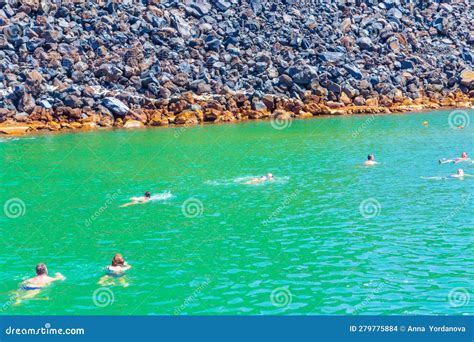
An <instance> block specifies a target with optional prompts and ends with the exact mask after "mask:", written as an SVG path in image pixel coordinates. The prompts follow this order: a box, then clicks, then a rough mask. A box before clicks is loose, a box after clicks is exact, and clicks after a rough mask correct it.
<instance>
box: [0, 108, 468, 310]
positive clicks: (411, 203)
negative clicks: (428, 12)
mask: <svg viewBox="0 0 474 342" xmlns="http://www.w3.org/2000/svg"><path fill="white" fill-rule="evenodd" d="M448 114H449V113H448V112H436V113H422V114H410V115H389V116H377V117H372V116H357V117H355V116H353V117H331V118H318V119H312V120H303V121H293V122H292V123H291V126H290V127H288V128H286V129H283V130H277V129H274V128H272V126H271V124H270V123H269V122H249V123H242V124H233V125H213V126H201V127H192V128H188V129H184V128H177V129H175V128H172V129H149V130H135V131H125V130H121V131H104V132H92V133H76V134H60V135H50V136H37V137H33V138H32V137H26V138H20V139H18V140H2V142H1V143H0V155H1V169H0V184H1V194H0V204H2V206H3V205H4V204H6V203H7V202H8V201H9V200H10V202H8V203H9V204H10V206H11V204H12V203H13V202H12V199H18V200H15V201H17V202H16V203H19V204H20V207H17V209H18V208H19V209H20V210H19V211H14V209H15V208H12V207H10V208H9V209H8V214H9V215H8V216H10V217H8V216H7V215H6V214H7V213H6V211H7V210H6V209H5V208H4V210H3V212H1V213H0V214H1V215H0V224H1V230H0V234H1V235H0V270H1V272H0V275H1V280H2V281H1V282H0V305H1V306H0V314H26V315H30V314H31V315H33V314H35V315H36V314H68V315H69V314H72V315H82V314H87V315H89V314H92V315H108V314H113V315H143V314H144V315H148V314H164V315H173V314H183V315H185V314H193V315H194V314H203V315H211V314H217V315H222V314H237V315H240V314H242V315H260V314H288V315H291V314H473V313H474V298H473V296H474V294H473V292H474V291H473V289H474V277H473V275H474V258H473V253H472V251H473V247H474V243H473V227H474V220H473V203H474V198H473V197H474V196H473V195H472V194H473V188H474V178H465V179H464V180H459V179H448V180H436V179H423V178H421V177H422V176H425V177H431V176H443V175H450V174H453V173H455V171H456V169H457V168H458V167H459V165H452V164H447V165H441V166H440V165H438V163H437V161H438V159H440V158H443V157H446V158H449V157H457V156H458V155H459V154H460V153H461V152H462V151H467V152H470V153H471V154H472V155H474V149H473V146H474V144H473V142H474V138H473V137H474V122H472V123H471V124H470V125H469V126H467V127H466V128H465V129H463V130H461V129H452V128H451V127H450V125H449V122H448ZM471 118H472V119H473V120H474V114H473V113H472V111H471ZM425 120H427V121H429V127H424V126H423V125H422V122H423V121H425ZM471 121H472V120H471ZM369 152H372V153H374V154H375V156H376V158H377V160H378V161H380V162H381V164H380V165H377V166H375V167H363V166H361V164H362V162H363V161H364V160H365V158H366V155H367V153H369ZM462 167H463V168H464V169H465V171H466V172H467V173H471V174H474V164H471V165H467V164H463V165H462ZM267 172H272V173H273V174H274V175H275V177H276V180H275V181H274V182H271V183H268V184H260V185H245V184H242V183H241V182H239V181H240V180H241V179H242V178H244V177H249V176H255V175H262V174H265V173H267ZM147 190H149V191H151V192H152V193H161V192H164V191H166V190H169V191H171V193H172V194H173V195H174V197H172V198H170V199H167V200H164V201H155V202H151V203H146V204H144V205H136V206H130V207H127V208H119V206H120V205H121V204H123V203H126V202H127V200H128V198H130V197H132V196H139V195H141V194H142V193H144V192H145V191H147ZM188 199H192V201H191V202H190V201H188V202H186V201H187V200H188ZM368 199H370V201H372V202H369V203H374V204H375V206H376V208H375V209H376V211H375V212H368V213H364V214H366V216H374V215H375V216H374V217H371V218H369V217H364V216H363V215H362V214H361V210H360V205H361V203H363V201H365V200H368ZM19 200H21V202H19ZM184 202H186V203H187V204H188V205H187V206H186V207H185V208H186V209H188V212H186V211H185V213H186V214H187V215H184V214H183V203H184ZM22 203H24V207H23V206H22ZM364 203H366V202H364ZM193 204H196V205H197V206H196V207H193V206H192V205H193ZM201 204H202V206H201ZM378 204H379V205H380V206H379V207H377V205H378ZM193 209H197V210H196V211H193ZM201 209H202V210H201ZM201 211H202V212H201ZM372 214H373V215H372ZM195 215H196V217H189V216H195ZM12 216H13V217H12ZM15 216H18V217H15ZM117 252H119V253H122V254H123V255H124V257H125V259H126V260H127V261H128V262H129V263H130V264H131V265H132V266H133V268H132V269H131V270H130V271H129V272H128V274H127V275H126V276H125V277H123V278H118V279H107V283H106V284H108V285H106V286H101V285H99V284H98V282H99V281H100V280H101V278H102V277H103V276H104V267H105V266H106V265H108V264H109V263H110V260H111V258H112V256H113V255H114V254H115V253H117ZM38 262H45V263H46V264H47V265H48V268H49V270H50V273H51V274H54V273H55V272H61V273H63V274H64V275H65V276H66V277H67V279H66V281H64V282H61V283H56V284H54V285H53V286H51V287H50V288H48V289H47V290H44V291H43V292H40V293H39V294H38V295H36V296H35V297H33V298H31V299H24V298H23V297H21V300H20V301H19V302H17V301H16V300H14V296H15V293H16V292H14V291H15V289H17V288H18V284H19V283H20V282H21V281H22V280H23V279H25V278H26V277H29V276H33V275H34V266H35V265H36V264H37V263H38ZM102 280H103V279H102ZM124 285H128V286H124ZM272 293H273V295H272ZM450 293H451V300H448V296H449V294H450ZM20 296H24V294H21V293H20ZM107 296H109V297H108V298H109V299H108V298H107ZM469 296H470V301H469V300H468V299H469ZM112 299H113V300H112ZM96 304H98V305H96Z"/></svg>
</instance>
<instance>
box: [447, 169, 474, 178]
mask: <svg viewBox="0 0 474 342" xmlns="http://www.w3.org/2000/svg"><path fill="white" fill-rule="evenodd" d="M451 177H452V178H464V177H474V175H469V174H467V173H464V170H463V169H458V171H457V172H456V174H455V175H451Z"/></svg>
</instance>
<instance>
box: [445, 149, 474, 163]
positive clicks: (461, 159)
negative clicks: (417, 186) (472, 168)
mask: <svg viewBox="0 0 474 342" xmlns="http://www.w3.org/2000/svg"><path fill="white" fill-rule="evenodd" d="M464 161H471V158H469V156H468V155H467V152H462V153H461V157H458V158H453V159H440V160H439V163H440V164H447V163H453V164H457V163H461V162H464Z"/></svg>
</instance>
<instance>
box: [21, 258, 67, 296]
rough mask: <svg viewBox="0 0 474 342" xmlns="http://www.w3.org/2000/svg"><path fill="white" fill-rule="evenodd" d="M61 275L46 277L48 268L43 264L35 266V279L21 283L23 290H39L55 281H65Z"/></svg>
mask: <svg viewBox="0 0 474 342" xmlns="http://www.w3.org/2000/svg"><path fill="white" fill-rule="evenodd" d="M65 279H66V278H65V277H64V276H63V275H62V274H61V273H56V274H55V275H54V277H50V276H48V268H47V267H46V265H45V264H43V263H40V264H38V265H36V277H33V278H30V279H27V280H25V281H24V282H23V283H22V289H23V290H41V289H42V288H45V287H46V286H48V285H49V284H51V283H52V282H54V281H57V280H65Z"/></svg>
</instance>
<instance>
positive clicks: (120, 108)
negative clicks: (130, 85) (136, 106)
mask: <svg viewBox="0 0 474 342" xmlns="http://www.w3.org/2000/svg"><path fill="white" fill-rule="evenodd" d="M102 104H103V105H104V107H106V108H107V109H109V110H110V111H111V112H112V114H113V115H114V116H125V115H127V114H128V113H129V112H130V108H129V107H128V106H127V105H126V104H125V103H123V102H122V101H120V100H119V99H116V98H114V97H106V98H104V99H103V100H102Z"/></svg>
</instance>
